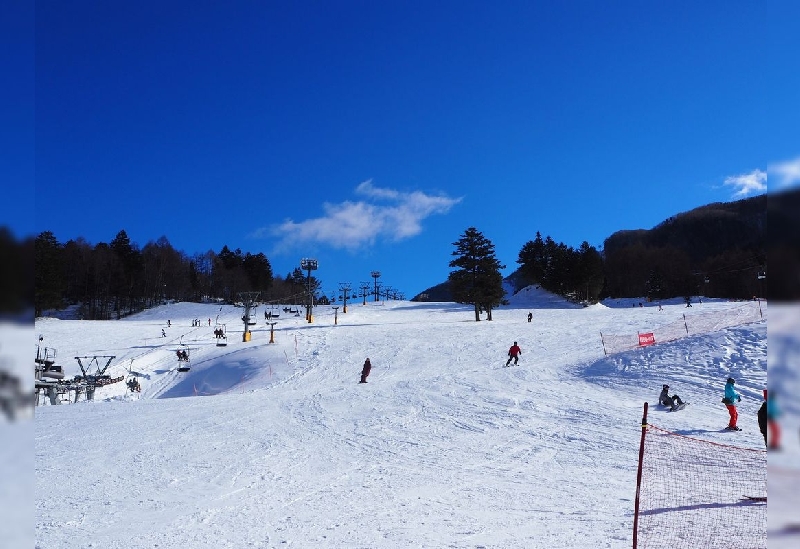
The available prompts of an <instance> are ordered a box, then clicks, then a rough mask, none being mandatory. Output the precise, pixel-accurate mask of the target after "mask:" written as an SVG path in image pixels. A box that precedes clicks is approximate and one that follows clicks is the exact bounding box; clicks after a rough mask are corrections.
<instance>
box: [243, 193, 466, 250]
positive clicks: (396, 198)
mask: <svg viewBox="0 0 800 549" xmlns="http://www.w3.org/2000/svg"><path fill="white" fill-rule="evenodd" d="M355 192H356V194H358V195H361V196H364V197H365V199H364V200H362V201H359V202H351V201H346V202H341V203H337V204H330V203H325V204H323V210H324V215H323V216H322V217H318V218H314V219H307V220H305V221H299V222H296V221H293V220H291V219H289V220H286V221H284V222H283V223H281V224H279V225H277V226H273V227H266V228H262V229H258V230H257V231H255V232H254V233H253V235H252V236H254V237H257V238H264V237H267V236H272V237H277V238H278V243H277V246H276V247H277V249H278V250H284V249H287V248H291V247H294V246H296V245H298V244H310V243H311V244H314V243H316V244H322V245H327V246H331V247H333V248H337V249H349V250H356V249H359V248H362V247H364V246H368V245H371V244H374V243H375V241H376V240H378V239H386V240H389V241H400V240H405V239H407V238H411V237H413V236H416V235H418V234H420V233H421V232H422V222H423V221H424V220H425V219H426V218H428V217H430V216H431V215H434V214H445V213H447V212H448V211H450V209H451V208H452V207H453V206H455V205H456V204H458V203H459V202H461V198H451V197H449V196H446V195H429V194H425V193H423V192H420V191H414V192H411V193H404V192H400V191H397V190H394V189H385V188H380V187H376V186H374V185H373V183H372V180H371V179H370V180H367V181H364V182H363V183H361V184H359V185H358V186H357V187H356V189H355Z"/></svg>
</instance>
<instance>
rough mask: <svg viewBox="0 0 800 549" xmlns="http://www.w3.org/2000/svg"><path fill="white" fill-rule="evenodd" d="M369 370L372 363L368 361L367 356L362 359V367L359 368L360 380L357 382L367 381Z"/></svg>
mask: <svg viewBox="0 0 800 549" xmlns="http://www.w3.org/2000/svg"><path fill="white" fill-rule="evenodd" d="M370 370H372V363H371V362H370V361H369V358H367V360H365V361H364V367H363V368H362V369H361V381H359V383H366V382H367V377H368V376H369V372H370Z"/></svg>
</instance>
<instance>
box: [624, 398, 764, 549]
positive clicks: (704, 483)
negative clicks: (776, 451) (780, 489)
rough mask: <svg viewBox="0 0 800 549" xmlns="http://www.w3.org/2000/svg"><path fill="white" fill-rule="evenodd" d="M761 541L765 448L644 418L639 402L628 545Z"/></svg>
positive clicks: (646, 548)
mask: <svg viewBox="0 0 800 549" xmlns="http://www.w3.org/2000/svg"><path fill="white" fill-rule="evenodd" d="M766 546H767V452H766V450H760V449H753V448H740V447H737V446H730V445H726V444H720V443H716V442H710V441H707V440H701V439H697V438H692V437H688V436H685V435H681V434H678V433H673V432H670V431H668V430H666V429H662V428H661V427H657V426H655V425H649V424H648V423H647V403H645V405H644V413H643V416H642V437H641V444H640V448H639V470H638V473H637V479H636V500H635V510H634V522H633V549H650V548H658V549H663V548H664V547H703V548H706V549H714V548H724V549H745V548H748V549H750V548H757V547H766Z"/></svg>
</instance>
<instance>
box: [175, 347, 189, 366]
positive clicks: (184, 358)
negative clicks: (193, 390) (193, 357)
mask: <svg viewBox="0 0 800 549" xmlns="http://www.w3.org/2000/svg"><path fill="white" fill-rule="evenodd" d="M175 354H176V355H177V356H178V371H179V372H188V371H189V370H191V367H190V366H189V363H190V356H189V347H186V346H183V345H182V346H181V347H178V349H177V350H176V351H175Z"/></svg>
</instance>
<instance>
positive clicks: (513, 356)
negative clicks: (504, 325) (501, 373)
mask: <svg viewBox="0 0 800 549" xmlns="http://www.w3.org/2000/svg"><path fill="white" fill-rule="evenodd" d="M521 354H522V349H520V348H519V346H518V345H517V342H516V341H515V342H514V344H513V345H512V346H511V348H510V349H509V350H508V360H507V361H506V366H508V365H509V364H510V363H511V361H512V360H513V361H514V365H515V366H516V364H517V363H518V362H519V355H521Z"/></svg>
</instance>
